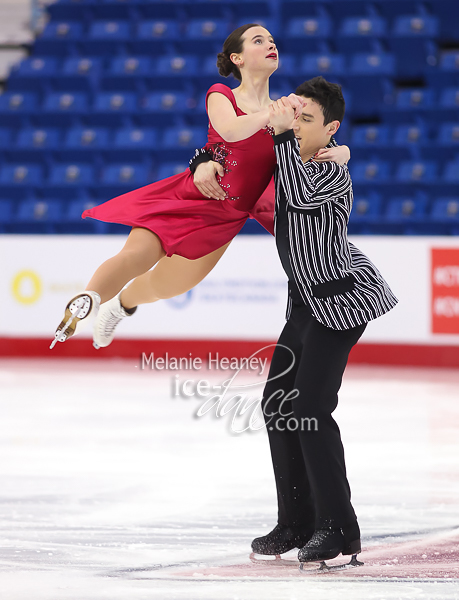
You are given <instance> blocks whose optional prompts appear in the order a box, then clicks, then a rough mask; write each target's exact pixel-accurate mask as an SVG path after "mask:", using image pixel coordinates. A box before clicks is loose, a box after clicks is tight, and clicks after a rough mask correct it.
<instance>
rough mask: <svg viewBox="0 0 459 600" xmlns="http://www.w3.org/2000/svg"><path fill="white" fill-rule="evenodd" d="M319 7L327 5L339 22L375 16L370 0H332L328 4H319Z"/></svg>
mask: <svg viewBox="0 0 459 600" xmlns="http://www.w3.org/2000/svg"><path fill="white" fill-rule="evenodd" d="M319 5H325V7H326V8H327V10H328V11H329V12H330V13H331V15H332V17H334V18H335V19H337V20H338V19H339V20H341V19H345V18H348V17H363V16H366V15H368V16H374V14H375V11H374V10H373V8H372V6H371V3H370V2H369V1H368V0H330V1H328V2H327V1H326V2H319Z"/></svg>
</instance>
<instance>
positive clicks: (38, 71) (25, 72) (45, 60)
mask: <svg viewBox="0 0 459 600" xmlns="http://www.w3.org/2000/svg"><path fill="white" fill-rule="evenodd" d="M58 66H59V60H58V59H57V58H55V57H49V56H41V57H40V56H32V57H30V58H25V59H24V60H22V61H21V62H20V63H19V64H18V65H16V66H14V67H13V70H12V71H11V75H10V77H21V78H29V77H30V78H32V79H36V78H43V77H54V75H56V73H57V72H58Z"/></svg>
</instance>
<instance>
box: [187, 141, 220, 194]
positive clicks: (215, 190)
mask: <svg viewBox="0 0 459 600" xmlns="http://www.w3.org/2000/svg"><path fill="white" fill-rule="evenodd" d="M189 168H190V171H191V172H192V173H193V175H194V177H193V183H194V185H195V186H196V187H197V188H198V190H199V191H200V192H201V194H202V195H203V196H205V197H206V198H214V199H215V200H224V199H225V198H226V192H225V190H224V189H223V188H222V187H221V186H220V185H219V183H218V181H217V175H220V177H223V175H224V174H225V172H224V169H223V167H222V165H220V164H219V163H217V162H215V161H213V160H212V156H211V154H210V153H209V152H208V151H207V150H206V149H205V148H199V149H198V150H196V152H195V154H194V156H193V158H192V159H191V160H190V167H189Z"/></svg>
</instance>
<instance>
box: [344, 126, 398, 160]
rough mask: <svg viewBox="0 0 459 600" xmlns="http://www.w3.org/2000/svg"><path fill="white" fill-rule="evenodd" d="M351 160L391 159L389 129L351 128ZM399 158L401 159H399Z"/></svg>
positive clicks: (391, 147)
mask: <svg viewBox="0 0 459 600" xmlns="http://www.w3.org/2000/svg"><path fill="white" fill-rule="evenodd" d="M350 147H351V153H352V158H353V159H354V158H355V159H357V160H364V159H368V158H369V157H374V158H377V157H379V158H380V159H386V160H387V159H391V158H397V157H394V148H393V146H392V140H391V129H390V128H389V127H388V126H387V125H358V126H356V127H353V128H352V135H351V143H350ZM400 158H401V157H400Z"/></svg>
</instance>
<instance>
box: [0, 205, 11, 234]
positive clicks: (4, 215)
mask: <svg viewBox="0 0 459 600" xmlns="http://www.w3.org/2000/svg"><path fill="white" fill-rule="evenodd" d="M13 206H14V204H13V201H12V200H0V233H8V232H9V227H8V226H9V225H10V223H11V221H12V220H13V215H14V210H13Z"/></svg>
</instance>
